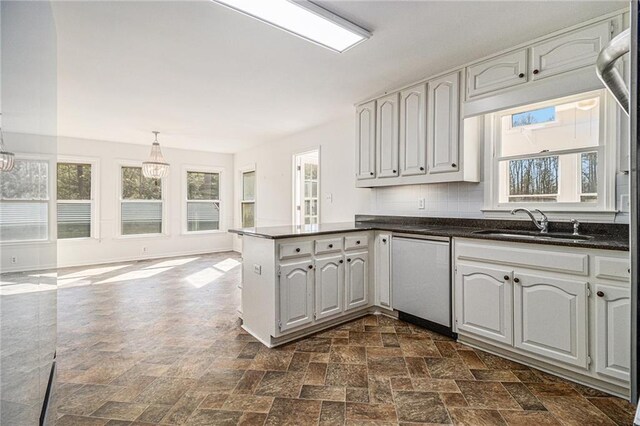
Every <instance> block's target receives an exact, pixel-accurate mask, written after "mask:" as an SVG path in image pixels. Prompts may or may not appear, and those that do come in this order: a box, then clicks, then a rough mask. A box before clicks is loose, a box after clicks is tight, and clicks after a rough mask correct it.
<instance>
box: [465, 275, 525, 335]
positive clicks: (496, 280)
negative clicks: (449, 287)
mask: <svg viewBox="0 0 640 426" xmlns="http://www.w3.org/2000/svg"><path fill="white" fill-rule="evenodd" d="M511 275H512V271H510V270H508V269H500V268H489V267H483V266H478V265H467V264H458V265H457V266H456V279H455V286H456V287H455V292H456V323H457V328H458V330H463V331H467V332H469V333H472V334H476V335H478V336H482V337H484V338H487V339H491V340H495V341H497V342H500V343H506V344H508V345H511V344H512V343H513V332H512V327H511V325H512V309H513V298H512V294H511V291H512V288H511V284H510V279H511Z"/></svg>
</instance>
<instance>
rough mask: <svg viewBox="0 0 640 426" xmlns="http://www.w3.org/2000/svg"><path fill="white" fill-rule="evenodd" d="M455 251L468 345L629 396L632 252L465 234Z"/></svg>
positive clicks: (458, 301)
mask: <svg viewBox="0 0 640 426" xmlns="http://www.w3.org/2000/svg"><path fill="white" fill-rule="evenodd" d="M453 250H454V256H455V280H454V289H453V290H454V301H455V304H454V318H455V326H456V330H455V331H457V332H458V335H459V338H460V340H461V341H462V342H468V343H471V344H476V345H479V346H483V347H486V349H488V350H491V349H494V350H496V351H497V352H500V353H503V354H505V355H507V356H508V355H509V354H513V355H514V356H515V357H517V358H518V360H520V361H521V362H525V363H528V364H530V365H532V366H534V367H539V368H542V369H547V370H552V371H555V372H557V373H559V374H562V375H565V376H566V377H569V378H572V379H575V380H577V381H580V382H582V383H585V384H590V385H592V386H594V387H596V388H599V389H603V390H607V391H609V392H612V393H615V394H617V395H620V396H627V395H628V393H629V377H630V375H629V368H630V356H631V343H630V337H631V329H630V327H631V309H630V306H631V303H630V301H631V297H630V291H631V290H630V284H631V283H630V280H629V266H630V261H629V254H628V253H627V252H616V251H605V250H594V249H587V248H584V249H583V248H571V247H555V246H546V245H537V244H526V243H508V242H496V241H494V242H481V241H478V240H472V239H463V238H454V248H453ZM559 258H560V259H564V261H563V262H560V261H558V259H559ZM541 259H546V261H541Z"/></svg>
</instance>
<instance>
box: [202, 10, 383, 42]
mask: <svg viewBox="0 0 640 426" xmlns="http://www.w3.org/2000/svg"><path fill="white" fill-rule="evenodd" d="M212 1H213V2H215V3H219V4H221V5H223V6H227V7H229V8H231V9H233V10H235V11H237V12H240V13H243V14H245V15H248V16H250V17H252V18H255V19H258V20H260V21H262V22H265V23H267V24H269V25H273V26H274V27H277V28H280V29H282V30H285V31H287V32H289V33H291V34H293V35H296V36H298V37H301V38H303V39H305V40H307V41H310V42H312V43H315V44H318V45H320V46H323V47H326V48H328V49H331V50H333V51H336V52H340V53H342V52H344V51H346V50H348V49H350V48H352V47H353V46H355V45H356V44H358V43H361V42H363V41H365V40H367V39H368V38H369V37H371V33H370V32H368V31H367V30H365V29H363V28H360V27H358V26H357V25H354V24H352V23H351V22H349V21H347V20H346V19H344V18H341V17H339V16H338V15H335V14H333V13H331V12H329V11H328V10H326V9H324V8H322V7H320V6H318V5H316V4H314V3H311V2H310V1H307V0H295V1H289V0H212Z"/></svg>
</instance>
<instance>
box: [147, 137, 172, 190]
mask: <svg viewBox="0 0 640 426" xmlns="http://www.w3.org/2000/svg"><path fill="white" fill-rule="evenodd" d="M158 133H159V132H153V134H155V135H156V140H155V142H153V145H151V155H150V156H149V160H148V161H145V162H144V163H142V174H143V175H144V177H148V178H153V179H161V178H163V177H166V176H168V175H169V163H167V162H166V161H164V157H163V156H162V151H161V150H160V143H159V142H158Z"/></svg>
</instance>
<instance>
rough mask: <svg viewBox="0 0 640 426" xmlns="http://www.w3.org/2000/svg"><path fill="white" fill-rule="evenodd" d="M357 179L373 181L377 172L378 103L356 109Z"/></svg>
mask: <svg viewBox="0 0 640 426" xmlns="http://www.w3.org/2000/svg"><path fill="white" fill-rule="evenodd" d="M356 162H357V164H356V178H357V179H373V178H374V177H375V170H376V101H371V102H367V103H366V104H363V105H360V106H359V107H358V108H357V109H356Z"/></svg>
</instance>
